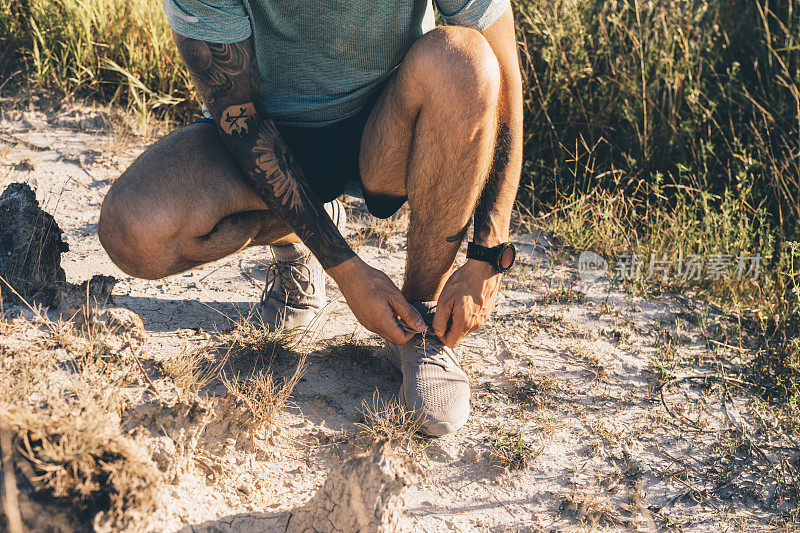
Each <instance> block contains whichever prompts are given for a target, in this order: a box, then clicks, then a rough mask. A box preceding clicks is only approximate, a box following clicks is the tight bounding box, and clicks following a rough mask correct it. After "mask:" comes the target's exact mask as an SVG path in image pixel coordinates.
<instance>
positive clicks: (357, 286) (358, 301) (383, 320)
mask: <svg viewBox="0 0 800 533" xmlns="http://www.w3.org/2000/svg"><path fill="white" fill-rule="evenodd" d="M328 274H330V275H331V277H333V279H334V281H336V284H337V285H339V290H341V291H342V294H343V295H344V299H345V300H346V301H347V305H348V306H350V309H351V310H352V311H353V314H354V315H355V316H356V318H357V319H358V321H359V322H360V323H361V325H362V326H364V327H365V328H367V329H368V330H370V331H372V332H373V333H377V334H378V335H380V336H381V337H383V338H384V339H386V340H388V341H390V342H393V343H395V344H405V343H406V342H408V341H409V340H410V339H411V337H413V336H414V334H415V333H414V332H410V331H407V330H405V329H403V328H402V327H401V326H400V324H399V323H398V322H397V318H398V317H399V318H401V319H402V320H403V322H405V323H406V324H407V325H408V326H409V327H410V328H411V329H413V330H414V331H415V332H422V331H425V328H426V325H425V322H423V320H422V318H421V317H420V316H419V313H417V311H416V310H415V309H414V308H413V307H411V305H410V304H409V303H408V302H407V301H406V299H405V297H404V296H403V294H402V293H401V292H400V289H398V288H397V286H396V285H395V284H394V283H393V282H392V280H391V279H389V276H387V275H386V274H384V273H383V272H381V271H380V270H377V269H375V268H372V267H371V266H369V265H367V264H366V263H365V262H364V261H362V260H361V259H360V258H359V257H358V256H356V257H353V258H352V259H349V260H347V261H345V262H344V263H342V264H341V265H339V266H336V267H334V268H331V269H328Z"/></svg>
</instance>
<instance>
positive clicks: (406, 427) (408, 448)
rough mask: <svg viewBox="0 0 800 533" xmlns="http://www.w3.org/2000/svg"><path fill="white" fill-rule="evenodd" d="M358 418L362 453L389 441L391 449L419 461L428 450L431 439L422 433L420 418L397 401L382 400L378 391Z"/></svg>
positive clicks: (358, 442)
mask: <svg viewBox="0 0 800 533" xmlns="http://www.w3.org/2000/svg"><path fill="white" fill-rule="evenodd" d="M359 414H360V416H361V419H362V421H361V422H357V423H356V427H357V428H358V432H357V434H356V439H355V441H356V445H357V446H358V447H359V448H361V449H362V450H368V449H370V448H371V447H372V446H373V445H374V444H375V443H378V442H381V441H383V440H387V441H389V443H390V444H391V445H392V447H393V448H394V449H395V450H396V451H398V452H400V453H405V454H407V455H409V456H411V457H413V458H415V459H417V460H422V459H424V457H425V447H426V446H427V445H428V441H429V440H430V439H428V438H426V437H424V436H423V435H422V434H421V433H420V432H419V431H420V428H421V427H422V425H421V421H420V418H419V415H417V414H415V413H412V412H410V411H408V410H406V408H405V407H403V406H402V405H400V404H399V403H398V402H397V401H396V400H389V401H386V400H383V399H382V398H381V397H380V394H379V393H378V391H377V390H376V391H375V392H374V393H373V395H372V400H371V401H367V400H364V402H363V403H362V404H361V409H359Z"/></svg>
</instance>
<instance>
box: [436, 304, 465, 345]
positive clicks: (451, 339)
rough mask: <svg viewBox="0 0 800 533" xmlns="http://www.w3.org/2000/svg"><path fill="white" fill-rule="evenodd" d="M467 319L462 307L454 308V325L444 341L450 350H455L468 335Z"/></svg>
mask: <svg viewBox="0 0 800 533" xmlns="http://www.w3.org/2000/svg"><path fill="white" fill-rule="evenodd" d="M467 328H468V324H467V317H466V316H465V314H464V307H463V306H462V305H456V306H453V323H452V325H451V326H450V329H448V330H447V333H446V334H445V337H444V339H442V342H444V344H445V346H447V347H448V348H455V347H456V346H457V345H458V343H459V342H460V341H461V339H463V338H464V336H465V335H466V334H467Z"/></svg>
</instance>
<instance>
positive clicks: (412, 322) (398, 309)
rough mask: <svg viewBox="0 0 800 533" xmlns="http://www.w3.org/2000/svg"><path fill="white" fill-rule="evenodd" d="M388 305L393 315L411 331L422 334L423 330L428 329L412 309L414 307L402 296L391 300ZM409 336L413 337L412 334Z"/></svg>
mask: <svg viewBox="0 0 800 533" xmlns="http://www.w3.org/2000/svg"><path fill="white" fill-rule="evenodd" d="M389 303H390V304H391V306H392V309H393V310H394V312H395V314H396V315H397V316H399V317H400V318H401V319H402V320H403V322H404V323H405V324H406V325H407V326H408V327H410V328H411V329H413V330H415V331H418V332H420V333H422V332H423V331H425V328H427V327H428V326H427V325H426V324H425V321H424V320H422V317H421V316H419V313H418V312H417V310H416V309H414V307H413V306H412V305H411V304H409V303H408V302H407V301H406V299H405V298H403V297H402V296H400V297H397V298H393V299H392V300H391V301H390V302H389ZM411 335H413V333H411Z"/></svg>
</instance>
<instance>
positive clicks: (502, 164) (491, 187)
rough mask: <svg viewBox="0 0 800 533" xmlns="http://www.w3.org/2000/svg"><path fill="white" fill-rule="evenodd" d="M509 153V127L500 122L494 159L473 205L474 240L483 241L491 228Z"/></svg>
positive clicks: (487, 236)
mask: <svg viewBox="0 0 800 533" xmlns="http://www.w3.org/2000/svg"><path fill="white" fill-rule="evenodd" d="M510 154H511V129H510V128H509V127H508V124H506V123H501V124H500V126H499V128H498V130H497V141H496V143H495V149H494V159H493V160H492V167H491V168H490V169H489V175H488V176H487V178H486V184H485V185H484V187H483V192H482V193H481V197H480V198H479V199H478V205H477V206H476V207H475V235H474V238H473V239H474V241H475V242H477V243H481V242H485V241H486V240H487V239H488V238H489V235H490V233H491V230H492V220H491V218H492V214H493V212H494V209H495V205H496V204H497V199H498V197H499V196H500V191H501V182H502V179H503V176H504V175H505V173H506V168H507V167H508V162H509V159H510Z"/></svg>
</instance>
